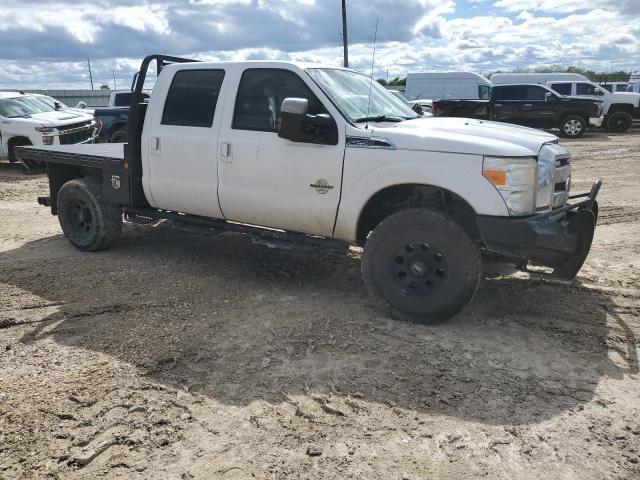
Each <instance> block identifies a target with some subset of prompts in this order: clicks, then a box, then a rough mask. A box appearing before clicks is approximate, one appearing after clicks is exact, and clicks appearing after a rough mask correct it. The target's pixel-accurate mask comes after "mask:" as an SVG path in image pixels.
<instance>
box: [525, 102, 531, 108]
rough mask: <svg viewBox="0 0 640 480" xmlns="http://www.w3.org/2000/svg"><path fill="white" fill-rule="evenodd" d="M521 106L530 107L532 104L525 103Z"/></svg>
mask: <svg viewBox="0 0 640 480" xmlns="http://www.w3.org/2000/svg"><path fill="white" fill-rule="evenodd" d="M523 107H528V108H531V107H533V105H532V104H531V103H525V104H524V105H523Z"/></svg>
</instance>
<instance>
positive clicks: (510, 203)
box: [482, 157, 538, 215]
mask: <svg viewBox="0 0 640 480" xmlns="http://www.w3.org/2000/svg"><path fill="white" fill-rule="evenodd" d="M537 169H538V164H537V162H536V159H535V158H533V157H484V162H483V164H482V175H484V177H485V178H486V179H487V180H489V181H490V182H491V183H492V184H493V185H494V186H495V187H496V189H497V190H498V192H500V195H502V198H503V199H504V203H505V204H506V205H507V208H508V209H509V213H510V214H511V215H527V214H531V213H534V212H535V211H536V173H537Z"/></svg>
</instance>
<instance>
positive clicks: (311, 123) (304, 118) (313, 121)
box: [278, 98, 338, 145]
mask: <svg viewBox="0 0 640 480" xmlns="http://www.w3.org/2000/svg"><path fill="white" fill-rule="evenodd" d="M308 112H309V100H307V99H306V98H285V99H284V100H283V101H282V107H281V108H280V115H279V116H278V136H279V137H280V138H284V139H287V140H290V141H292V142H304V143H317V144H322V145H337V144H338V126H337V124H336V122H335V120H334V119H333V118H331V116H330V115H328V114H326V113H323V114H318V115H309V113H308Z"/></svg>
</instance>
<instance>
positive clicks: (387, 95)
mask: <svg viewBox="0 0 640 480" xmlns="http://www.w3.org/2000/svg"><path fill="white" fill-rule="evenodd" d="M307 72H308V73H309V75H310V76H311V78H312V79H313V80H314V81H315V82H316V83H317V84H318V86H319V87H320V88H321V89H322V91H323V92H324V93H325V94H326V95H327V96H328V97H329V98H330V99H331V101H332V102H333V103H334V104H335V105H336V107H338V110H340V111H341V112H342V114H343V115H344V116H345V117H347V119H349V120H350V121H351V122H358V121H366V119H367V118H369V119H372V120H373V119H379V120H380V121H383V120H385V119H387V120H391V121H394V120H396V121H401V120H408V119H410V118H417V117H418V115H417V114H416V113H415V112H414V111H413V110H411V108H410V107H409V106H408V105H407V104H406V103H405V102H403V101H402V100H400V99H399V98H397V97H396V96H395V95H393V93H391V92H389V91H388V90H387V89H385V88H384V87H383V86H381V85H380V84H379V83H378V82H375V81H374V82H371V79H370V78H369V77H367V76H366V75H362V74H361V73H356V72H352V71H350V70H338V69H330V68H310V69H308V70H307ZM369 91H371V102H369Z"/></svg>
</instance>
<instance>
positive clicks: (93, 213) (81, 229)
mask: <svg viewBox="0 0 640 480" xmlns="http://www.w3.org/2000/svg"><path fill="white" fill-rule="evenodd" d="M58 219H59V220H60V226H61V227H62V231H63V232H64V235H65V237H67V239H68V240H69V241H70V242H71V243H72V244H73V245H74V246H75V247H76V248H78V249H80V250H83V251H85V252H95V251H98V250H104V249H105V248H108V247H110V246H111V245H113V244H114V243H115V242H116V241H117V240H118V238H119V237H120V233H121V231H122V212H121V211H120V208H118V206H117V205H112V204H106V203H104V202H103V200H102V187H101V185H100V183H99V182H97V181H93V180H90V179H86V178H82V179H78V180H70V181H68V182H67V183H65V184H64V185H63V186H62V188H60V191H59V192H58Z"/></svg>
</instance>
